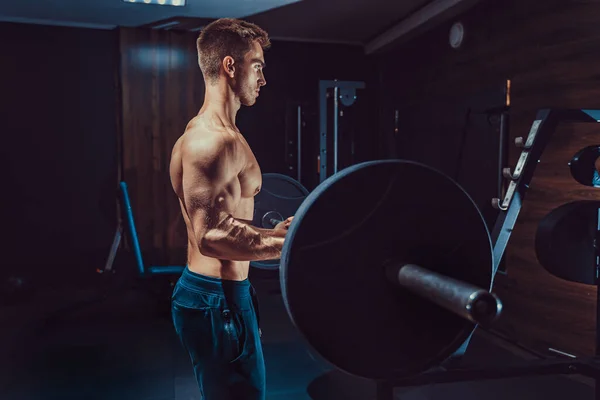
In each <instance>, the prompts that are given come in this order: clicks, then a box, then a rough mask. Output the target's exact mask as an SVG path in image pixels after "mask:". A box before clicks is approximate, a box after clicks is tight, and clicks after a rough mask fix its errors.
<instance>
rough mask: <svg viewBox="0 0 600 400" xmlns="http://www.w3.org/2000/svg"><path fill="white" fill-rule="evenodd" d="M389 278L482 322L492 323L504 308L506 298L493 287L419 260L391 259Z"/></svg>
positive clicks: (452, 310) (475, 320)
mask: <svg viewBox="0 0 600 400" xmlns="http://www.w3.org/2000/svg"><path fill="white" fill-rule="evenodd" d="M384 268H385V269H386V271H385V273H386V276H387V278H388V279H389V280H390V281H391V282H392V283H394V284H396V285H399V286H400V287H402V288H404V289H407V290H409V291H411V292H412V293H414V294H416V295H418V296H421V297H423V298H425V299H427V300H429V301H431V302H433V303H435V304H437V305H439V306H441V307H444V308H445V309H447V310H449V311H451V312H453V313H455V314H457V315H459V316H461V317H463V318H465V319H467V320H469V321H472V322H474V323H477V324H479V325H482V326H489V325H490V324H492V323H493V322H494V321H495V320H496V319H497V318H498V317H499V316H500V313H501V311H502V302H501V301H500V299H499V298H498V297H497V296H496V295H494V294H493V293H490V292H489V291H487V290H485V289H483V288H480V287H477V286H475V285H472V284H470V283H467V282H463V281H460V280H458V279H454V278H450V277H448V276H445V275H442V274H439V273H437V272H434V271H431V270H429V269H427V268H423V267H420V266H418V265H415V264H404V263H394V262H390V263H387V264H386V265H385V267H384Z"/></svg>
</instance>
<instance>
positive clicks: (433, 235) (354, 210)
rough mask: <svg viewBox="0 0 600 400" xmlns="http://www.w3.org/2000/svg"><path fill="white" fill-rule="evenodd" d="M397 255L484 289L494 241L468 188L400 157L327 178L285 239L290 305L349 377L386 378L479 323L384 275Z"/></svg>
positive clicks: (407, 370)
mask: <svg viewBox="0 0 600 400" xmlns="http://www.w3.org/2000/svg"><path fill="white" fill-rule="evenodd" d="M387 259H394V260H398V261H402V262H407V263H414V264H418V265H420V266H422V267H425V268H429V269H431V270H433V271H436V272H439V273H442V274H445V275H448V276H451V277H453V278H456V279H460V280H463V281H465V282H469V283H472V284H474V285H477V286H479V287H482V288H485V289H488V290H489V289H491V284H492V245H491V240H490V236H489V232H488V230H487V227H486V224H485V221H484V219H483V217H482V215H481V213H480V211H479V209H478V208H477V206H476V205H475V203H474V202H473V201H472V199H471V198H470V197H469V196H468V194H467V193H466V192H465V191H464V190H463V189H462V188H461V187H460V186H459V185H457V184H456V183H455V182H454V181H452V180H451V179H450V178H448V177H447V176H446V175H444V174H442V173H440V172H438V171H436V170H434V169H432V168H430V167H427V166H424V165H422V164H418V163H415V162H410V161H401V160H383V161H372V162H365V163H361V164H357V165H354V166H351V167H349V168H347V169H345V170H342V171H341V172H339V173H337V174H336V175H334V176H332V177H330V178H329V179H327V180H326V181H324V182H322V183H321V184H320V185H319V186H318V187H317V188H316V189H315V190H314V191H313V192H312V193H311V194H309V195H308V196H307V198H306V200H305V201H304V202H303V203H302V205H301V206H300V207H299V209H298V210H297V212H296V215H295V218H294V221H293V222H292V224H291V226H290V229H289V232H288V235H287V239H286V242H285V245H284V249H283V253H282V257H281V266H280V280H281V288H282V294H283V298H284V303H285V306H286V308H287V311H288V313H289V315H290V318H291V319H292V321H293V323H294V324H295V326H296V327H297V328H298V330H299V331H300V332H301V333H302V334H303V336H304V338H305V339H306V341H307V342H308V343H309V344H310V345H311V346H312V348H313V349H314V350H315V351H316V353H318V354H319V355H320V356H322V357H323V358H324V359H325V360H328V361H329V362H330V363H331V364H333V365H335V366H336V367H338V368H339V369H341V370H344V371H346V372H348V373H350V374H354V375H358V376H362V377H366V378H371V379H388V378H391V377H397V376H406V375H410V374H414V373H419V372H422V371H424V370H426V369H428V368H430V367H433V366H435V365H438V364H439V363H440V362H442V361H444V360H445V359H447V358H448V357H449V356H450V355H451V354H452V353H454V352H455V351H456V350H457V349H458V347H459V346H460V345H461V344H462V343H463V342H464V341H465V339H466V338H467V337H468V335H469V334H470V333H471V332H472V331H473V329H474V328H475V326H474V324H473V323H471V322H468V321H466V320H464V319H462V318H461V317H458V316H456V315H455V314H453V313H451V312H450V311H447V310H445V309H443V308H441V307H439V306H437V305H435V304H433V303H431V302H429V301H427V300H423V299H421V298H420V297H416V296H415V295H413V294H411V293H409V292H407V291H404V290H402V289H399V288H397V287H395V286H394V285H392V284H391V283H390V282H388V281H387V280H386V277H385V274H384V269H383V268H382V265H383V263H384V261H385V260H387Z"/></svg>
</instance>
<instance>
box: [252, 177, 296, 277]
mask: <svg viewBox="0 0 600 400" xmlns="http://www.w3.org/2000/svg"><path fill="white" fill-rule="evenodd" d="M306 196H308V189H306V188H305V187H304V186H303V185H302V184H301V183H300V182H298V181H296V180H295V179H293V178H291V177H289V176H287V175H283V174H277V173H264V174H262V186H261V190H260V192H259V193H258V194H257V195H256V196H254V216H253V218H252V225H254V226H256V227H258V228H265V229H273V228H274V227H275V225H277V224H278V223H279V222H281V221H283V220H284V219H286V218H287V217H289V216H292V215H294V214H295V213H296V210H297V209H298V207H299V206H300V204H302V202H303V201H304V199H306ZM250 265H251V266H252V267H255V268H260V269H271V270H274V269H278V268H279V260H264V261H252V262H250Z"/></svg>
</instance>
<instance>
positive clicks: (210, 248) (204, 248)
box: [198, 236, 217, 258]
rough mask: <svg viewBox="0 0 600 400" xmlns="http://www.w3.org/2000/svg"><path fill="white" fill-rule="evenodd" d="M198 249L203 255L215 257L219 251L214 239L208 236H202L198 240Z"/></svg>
mask: <svg viewBox="0 0 600 400" xmlns="http://www.w3.org/2000/svg"><path fill="white" fill-rule="evenodd" d="M198 250H199V251H200V254H202V255H203V256H205V257H211V258H215V254H216V252H217V249H216V248H215V243H214V241H213V240H211V239H210V238H207V237H206V236H204V237H202V238H201V239H200V240H199V241H198Z"/></svg>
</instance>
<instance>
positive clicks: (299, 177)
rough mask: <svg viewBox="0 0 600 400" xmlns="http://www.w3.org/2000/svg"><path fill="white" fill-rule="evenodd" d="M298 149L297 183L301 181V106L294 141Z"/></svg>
mask: <svg viewBox="0 0 600 400" xmlns="http://www.w3.org/2000/svg"><path fill="white" fill-rule="evenodd" d="M296 146H297V147H298V157H297V158H298V160H297V161H298V166H297V169H298V182H301V181H302V106H298V140H297V141H296Z"/></svg>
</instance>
